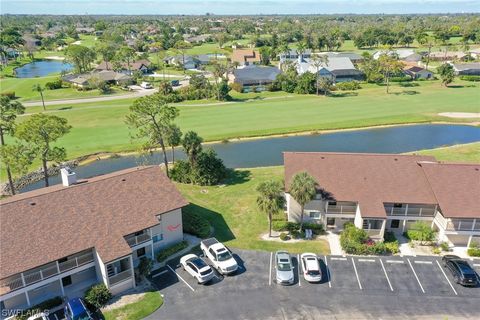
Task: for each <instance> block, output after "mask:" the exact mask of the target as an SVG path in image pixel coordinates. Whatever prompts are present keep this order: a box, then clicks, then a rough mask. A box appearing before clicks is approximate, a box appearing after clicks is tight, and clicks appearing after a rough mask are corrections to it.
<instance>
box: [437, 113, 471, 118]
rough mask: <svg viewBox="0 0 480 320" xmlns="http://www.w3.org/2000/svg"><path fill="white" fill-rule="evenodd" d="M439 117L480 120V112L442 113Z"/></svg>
mask: <svg viewBox="0 0 480 320" xmlns="http://www.w3.org/2000/svg"><path fill="white" fill-rule="evenodd" d="M438 115H439V116H442V117H449V118H480V112H478V113H475V112H442V113H439V114H438Z"/></svg>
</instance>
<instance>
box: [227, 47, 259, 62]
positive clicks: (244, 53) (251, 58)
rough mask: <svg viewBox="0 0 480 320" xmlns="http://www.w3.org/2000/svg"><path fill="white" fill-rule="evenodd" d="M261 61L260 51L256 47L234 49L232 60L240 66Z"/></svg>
mask: <svg viewBox="0 0 480 320" xmlns="http://www.w3.org/2000/svg"><path fill="white" fill-rule="evenodd" d="M260 61H261V58H260V52H259V51H258V50H254V49H233V52H232V62H233V63H235V62H236V63H238V65H239V66H248V65H252V64H255V63H259V62H260Z"/></svg>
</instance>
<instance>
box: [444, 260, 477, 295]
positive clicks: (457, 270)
mask: <svg viewBox="0 0 480 320" xmlns="http://www.w3.org/2000/svg"><path fill="white" fill-rule="evenodd" d="M442 262H443V265H444V266H445V267H447V268H448V269H449V270H450V272H452V275H453V279H454V280H455V282H457V283H458V284H461V285H462V286H472V287H476V286H477V285H478V282H479V279H478V275H477V273H476V272H475V270H474V269H473V268H472V267H471V266H470V265H469V264H468V262H467V261H466V260H464V259H461V258H460V257H457V256H454V255H446V256H444V257H443V258H442Z"/></svg>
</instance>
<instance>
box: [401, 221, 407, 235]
mask: <svg viewBox="0 0 480 320" xmlns="http://www.w3.org/2000/svg"><path fill="white" fill-rule="evenodd" d="M402 221H403V222H402V233H404V232H405V226H406V225H407V220H405V219H404V220H402Z"/></svg>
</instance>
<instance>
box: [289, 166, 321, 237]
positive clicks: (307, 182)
mask: <svg viewBox="0 0 480 320" xmlns="http://www.w3.org/2000/svg"><path fill="white" fill-rule="evenodd" d="M316 185H317V182H316V181H315V179H314V178H313V177H312V176H311V175H309V174H308V173H307V172H299V173H296V174H295V175H294V176H293V178H292V182H291V184H290V194H291V195H292V197H293V199H295V201H297V202H298V204H299V205H300V230H302V228H303V211H304V208H305V205H306V204H307V203H309V202H310V201H312V200H313V199H314V198H315V195H316V193H317V190H316V188H315V187H316Z"/></svg>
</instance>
